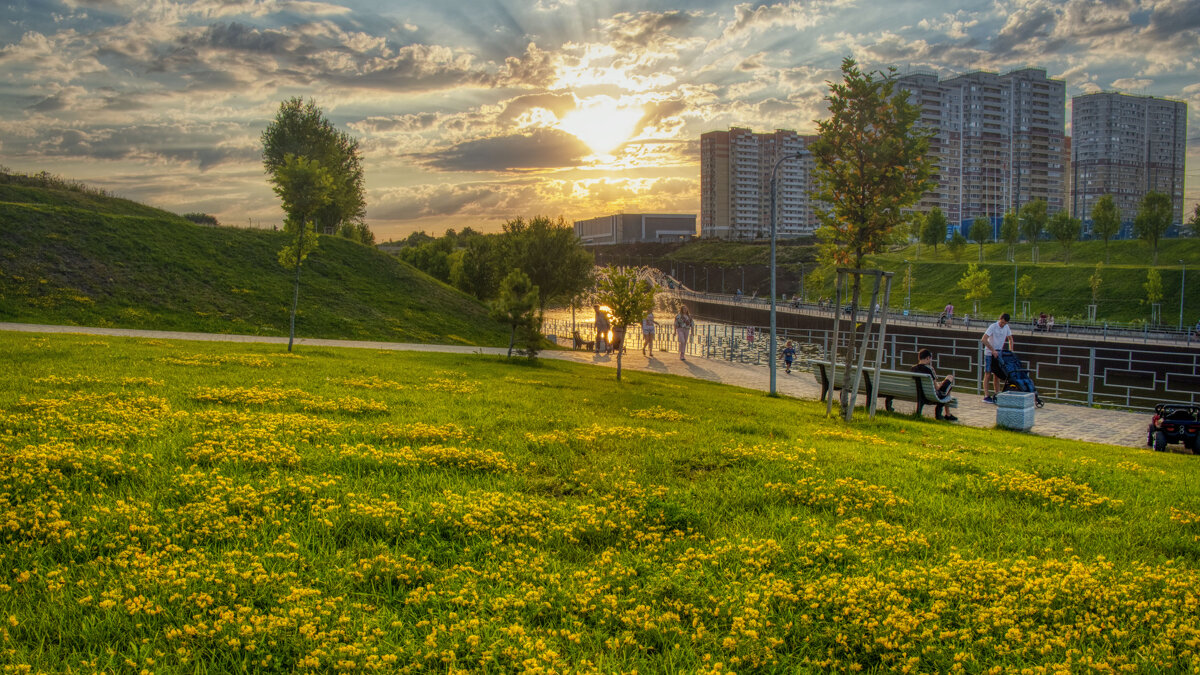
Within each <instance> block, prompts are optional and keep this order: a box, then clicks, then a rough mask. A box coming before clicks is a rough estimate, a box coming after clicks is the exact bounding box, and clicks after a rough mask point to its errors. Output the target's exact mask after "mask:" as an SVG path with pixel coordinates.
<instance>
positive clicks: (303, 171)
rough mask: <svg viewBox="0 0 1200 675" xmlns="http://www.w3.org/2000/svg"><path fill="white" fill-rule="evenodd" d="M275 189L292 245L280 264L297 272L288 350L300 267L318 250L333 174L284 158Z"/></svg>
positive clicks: (315, 165) (297, 300)
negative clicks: (318, 222)
mask: <svg viewBox="0 0 1200 675" xmlns="http://www.w3.org/2000/svg"><path fill="white" fill-rule="evenodd" d="M271 183H272V184H273V185H274V187H273V188H272V189H273V190H274V191H275V194H276V195H279V200H280V201H281V202H283V211H284V213H285V214H287V217H286V218H285V219H284V223H283V231H284V232H285V233H287V235H288V243H287V244H286V245H285V246H284V247H283V248H282V249H280V251H279V264H281V265H283V266H284V267H285V268H293V269H295V271H296V279H295V282H294V283H293V287H292V319H291V328H290V329H289V331H288V351H289V352H290V351H292V343H293V342H294V341H295V339H296V309H297V307H298V306H299V304H300V264H301V263H303V262H304V259H305V258H307V257H308V254H309V253H311V252H312V251H314V250H316V248H317V233H316V230H315V227H314V224H313V218H314V217H315V216H316V214H317V213H318V212H319V211H320V210H321V209H322V208H323V207H324V206H325V205H326V204H328V203H329V200H330V198H331V196H332V193H333V190H334V186H333V180H332V179H331V178H330V177H329V173H328V172H326V171H325V169H324V168H322V167H321V165H320V163H319V162H317V161H315V160H309V159H304V158H303V157H297V156H295V155H287V156H286V157H284V160H283V164H281V165H280V167H279V169H278V170H277V171H275V173H274V174H273V175H272V176H271Z"/></svg>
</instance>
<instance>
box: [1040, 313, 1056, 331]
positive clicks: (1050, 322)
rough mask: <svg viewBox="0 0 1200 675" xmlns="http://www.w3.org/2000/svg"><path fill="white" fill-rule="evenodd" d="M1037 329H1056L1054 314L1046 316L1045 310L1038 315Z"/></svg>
mask: <svg viewBox="0 0 1200 675" xmlns="http://www.w3.org/2000/svg"><path fill="white" fill-rule="evenodd" d="M1037 329H1038V330H1040V331H1051V330H1054V315H1053V314H1051V315H1050V316H1046V313H1045V312H1042V313H1041V314H1039V315H1038V320H1037Z"/></svg>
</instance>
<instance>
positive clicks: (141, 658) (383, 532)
mask: <svg viewBox="0 0 1200 675" xmlns="http://www.w3.org/2000/svg"><path fill="white" fill-rule="evenodd" d="M279 349H280V348H279V347H277V346H269V345H236V346H234V345H228V344H208V343H186V342H165V341H150V340H133V339H118V338H104V339H97V338H94V337H83V336H64V335H54V336H38V335H29V334H0V354H2V355H3V356H0V364H2V365H3V366H4V368H5V370H6V374H7V377H6V378H5V380H4V384H3V385H0V533H2V534H0V537H2V538H3V541H2V545H0V623H2V626H0V630H2V631H3V632H2V633H0V640H2V642H0V662H2V663H3V664H4V665H5V666H6V667H7V666H12V667H19V666H28V667H29V668H28V669H29V670H31V671H34V672H36V671H45V672H61V671H66V670H73V671H79V672H91V671H93V670H96V671H123V672H139V671H141V670H146V671H149V672H189V673H190V672H210V673H225V672H242V671H276V670H277V671H318V670H320V671H331V670H344V671H355V670H380V671H387V672H393V671H415V670H431V669H432V670H438V671H450V670H464V669H467V670H470V669H479V670H487V671H492V672H498V671H518V670H521V671H532V672H549V671H603V672H613V671H621V672H631V671H634V670H637V671H640V672H673V671H693V672H695V671H703V672H718V671H720V672H725V671H739V672H744V671H765V672H793V671H813V672H816V671H825V670H856V669H865V670H872V669H874V670H888V671H890V670H905V669H908V670H912V671H919V672H931V671H957V670H961V671H964V672H986V671H988V669H989V668H993V667H999V668H1001V669H1002V670H1010V669H1011V670H1014V671H1016V670H1020V669H1021V668H1031V667H1032V668H1036V667H1039V666H1046V667H1052V666H1053V667H1058V668H1062V669H1065V670H1068V671H1082V670H1086V669H1088V668H1089V667H1094V668H1096V669H1100V670H1104V669H1108V668H1110V667H1111V668H1114V669H1115V668H1120V667H1122V666H1124V667H1126V668H1130V669H1133V670H1135V671H1151V672H1154V671H1158V672H1179V671H1183V670H1187V669H1190V668H1193V667H1195V666H1196V665H1198V663H1200V661H1198V659H1197V652H1196V650H1197V647H1198V646H1200V642H1197V641H1198V640H1200V624H1197V622H1196V621H1195V613H1196V604H1197V599H1198V595H1197V594H1198V592H1200V591H1198V590H1197V589H1200V583H1198V582H1200V574H1198V573H1197V562H1198V559H1200V516H1198V515H1197V514H1198V513H1200V482H1198V481H1197V476H1198V474H1200V469H1198V468H1197V466H1198V465H1197V463H1196V461H1195V459H1194V458H1191V457H1188V456H1181V455H1170V454H1155V453H1153V452H1150V451H1143V450H1136V449H1128V448H1117V447H1108V446H1096V445H1088V444H1080V443H1073V442H1067V441H1059V440H1054V439H1046V438H1041V437H1035V436H1028V435H1021V434H1015V433H1008V432H1001V431H990V430H977V429H970V428H963V427H957V426H951V425H945V424H938V423H935V422H932V421H918V420H914V419H911V418H908V417H904V416H894V417H881V418H879V419H878V420H876V421H874V422H867V421H863V422H859V423H856V424H855V425H853V426H850V427H847V426H844V425H842V424H841V423H839V422H836V421H832V420H826V419H825V418H824V416H823V412H824V410H823V407H821V406H819V405H818V404H815V403H811V402H800V401H795V400H789V399H772V398H768V397H765V396H763V395H761V394H759V393H756V392H750V391H746V390H740V389H734V388H730V387H723V386H719V385H715V384H711V383H706V382H696V381H690V380H684V379H679V378H672V377H667V376H658V375H652V374H647V373H640V372H629V373H627V374H626V378H625V381H623V382H621V383H619V384H618V383H617V382H615V381H614V379H613V378H612V377H611V373H610V372H609V371H607V370H604V369H597V368H590V367H586V366H581V365H575V364H570V363H565V362H556V361H546V362H542V363H538V364H533V365H530V364H527V363H524V362H522V363H519V364H513V363H508V362H505V361H504V360H502V359H498V358H495V357H488V356H481V355H469V356H464V355H449V354H415V353H394V352H383V351H369V350H337V349H303V348H302V349H301V351H299V352H298V355H296V356H293V357H285V356H283V355H282V354H281V353H280V351H279ZM1050 669H1051V670H1053V668H1050ZM18 670H19V668H18Z"/></svg>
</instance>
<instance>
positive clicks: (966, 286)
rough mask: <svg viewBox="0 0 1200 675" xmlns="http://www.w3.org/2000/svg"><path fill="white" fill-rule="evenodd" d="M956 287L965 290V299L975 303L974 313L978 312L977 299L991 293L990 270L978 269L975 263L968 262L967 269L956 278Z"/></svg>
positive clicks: (982, 298) (984, 297) (981, 298)
mask: <svg viewBox="0 0 1200 675" xmlns="http://www.w3.org/2000/svg"><path fill="white" fill-rule="evenodd" d="M958 287H959V288H961V289H963V290H964V291H966V292H967V299H968V300H971V301H973V302H974V303H975V305H974V309H973V311H974V313H975V314H978V313H979V301H980V300H984V299H986V298H988V297H989V296H990V295H991V294H992V272H991V270H985V269H980V268H979V266H978V265H977V264H976V263H968V264H967V271H966V272H965V273H964V274H963V275H962V278H961V279H959V280H958Z"/></svg>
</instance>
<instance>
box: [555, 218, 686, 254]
mask: <svg viewBox="0 0 1200 675" xmlns="http://www.w3.org/2000/svg"><path fill="white" fill-rule="evenodd" d="M575 234H576V235H577V236H578V237H579V239H580V240H582V241H583V244H584V246H603V245H607V244H629V243H634V242H645V241H649V242H657V241H682V240H685V239H691V238H692V237H695V236H696V216H695V214H685V213H618V214H616V215H613V216H601V217H599V218H589V219H587V220H577V221H575Z"/></svg>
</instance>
